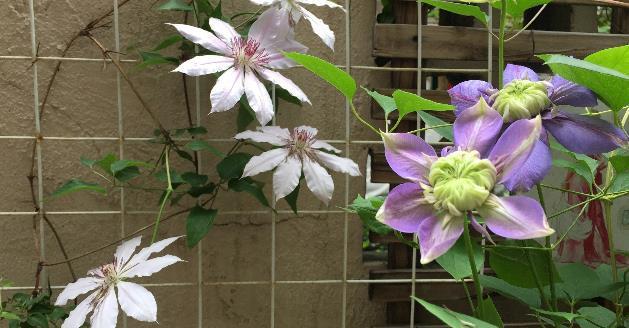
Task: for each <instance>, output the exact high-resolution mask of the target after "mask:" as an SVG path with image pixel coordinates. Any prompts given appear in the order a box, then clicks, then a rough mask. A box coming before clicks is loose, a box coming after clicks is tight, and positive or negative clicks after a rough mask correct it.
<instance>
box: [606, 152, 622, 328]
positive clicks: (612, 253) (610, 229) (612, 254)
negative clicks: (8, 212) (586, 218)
mask: <svg viewBox="0 0 629 328" xmlns="http://www.w3.org/2000/svg"><path fill="white" fill-rule="evenodd" d="M613 170H614V169H613V167H612V166H611V164H607V172H606V173H605V186H606V187H605V192H607V189H609V185H610V184H611V182H612V179H613V174H614V172H613ZM603 211H604V215H605V226H607V236H608V237H607V240H608V242H609V264H610V266H611V269H612V281H613V282H614V283H618V268H617V264H616V248H615V243H614V225H613V218H612V202H611V201H609V200H604V201H603ZM614 304H615V305H616V324H617V325H618V326H621V325H622V322H623V306H622V304H620V294H619V293H618V292H616V293H615V295H614Z"/></svg>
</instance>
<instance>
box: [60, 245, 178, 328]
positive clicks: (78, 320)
mask: <svg viewBox="0 0 629 328" xmlns="http://www.w3.org/2000/svg"><path fill="white" fill-rule="evenodd" d="M141 238H142V237H141V236H140V237H136V238H133V239H131V240H128V241H126V242H124V243H122V244H121V245H120V246H118V249H116V254H115V255H114V260H113V261H112V262H111V263H107V264H104V265H102V266H100V267H99V268H96V269H92V270H90V271H89V272H88V273H87V274H88V277H86V278H81V279H79V280H77V281H76V282H73V283H70V284H68V286H66V288H65V289H64V290H63V291H62V292H61V294H59V297H57V301H56V302H55V305H57V306H63V305H65V304H66V303H68V301H69V300H72V299H75V298H77V297H78V296H79V295H82V294H85V293H88V292H91V291H94V292H93V293H92V294H90V295H89V296H87V297H86V298H85V299H84V300H83V301H82V302H81V303H79V305H78V306H77V307H76V308H75V309H74V310H72V312H70V316H68V318H67V319H66V320H65V321H64V322H63V325H62V326H61V328H79V327H81V326H83V323H84V322H85V320H86V318H87V315H88V314H89V313H90V312H92V311H93V313H92V317H91V320H90V325H91V327H92V328H114V327H116V322H117V321H118V303H120V307H121V308H122V311H124V312H125V313H126V314H127V315H128V316H130V317H132V318H135V319H137V320H140V321H146V322H155V321H157V304H156V302H155V297H153V294H151V292H149V291H148V290H146V288H144V287H142V286H140V285H138V284H134V283H131V282H128V281H127V280H128V279H130V278H135V277H147V276H150V275H152V274H153V273H156V272H158V271H160V270H162V269H163V268H165V267H167V266H169V265H172V264H175V263H177V262H180V261H182V260H181V259H180V258H178V257H177V256H173V255H164V256H160V257H156V258H152V259H149V257H150V256H151V255H152V254H154V253H157V252H161V251H162V250H163V249H164V248H166V246H168V245H170V244H172V243H173V242H174V241H175V240H177V239H179V238H180V237H173V238H168V239H164V240H162V241H159V242H156V243H154V244H152V245H151V246H148V247H146V248H143V249H142V250H140V251H139V252H138V253H137V254H135V255H133V252H134V251H135V249H136V247H138V246H139V245H140V241H141ZM115 289H118V295H117V297H116V291H115Z"/></svg>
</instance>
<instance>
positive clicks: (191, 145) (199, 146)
mask: <svg viewBox="0 0 629 328" xmlns="http://www.w3.org/2000/svg"><path fill="white" fill-rule="evenodd" d="M186 148H188V149H190V150H192V151H203V150H207V151H209V152H210V153H212V154H214V155H216V156H218V157H225V154H224V153H223V152H222V151H220V150H218V149H216V147H214V146H212V145H210V144H209V143H208V142H207V141H203V140H198V139H197V140H192V141H190V142H188V143H187V144H186Z"/></svg>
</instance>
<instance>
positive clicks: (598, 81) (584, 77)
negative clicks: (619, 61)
mask: <svg viewBox="0 0 629 328" xmlns="http://www.w3.org/2000/svg"><path fill="white" fill-rule="evenodd" d="M538 57H539V58H541V59H543V60H544V62H545V64H546V65H548V66H550V68H551V69H552V71H553V72H554V73H555V74H559V75H561V76H562V77H563V78H565V79H567V80H570V81H572V82H574V83H577V84H580V85H582V86H584V87H586V88H588V89H590V90H592V91H594V92H596V94H597V95H598V96H599V98H601V100H603V102H605V104H607V105H608V106H609V107H610V108H611V109H612V110H614V111H619V110H621V109H622V108H623V107H624V106H627V104H629V92H626V91H627V90H628V89H629V75H627V74H623V73H622V72H619V71H616V70H613V69H611V68H608V67H606V66H601V65H597V64H595V63H591V62H588V61H585V60H579V59H576V58H572V57H567V56H564V55H539V56H538ZM610 65H612V64H611V63H608V66H610Z"/></svg>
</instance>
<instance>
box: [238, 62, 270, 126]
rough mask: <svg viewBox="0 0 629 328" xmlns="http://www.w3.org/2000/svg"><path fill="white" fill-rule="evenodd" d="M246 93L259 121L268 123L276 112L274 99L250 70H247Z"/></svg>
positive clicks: (264, 123) (263, 123) (262, 123)
mask: <svg viewBox="0 0 629 328" xmlns="http://www.w3.org/2000/svg"><path fill="white" fill-rule="evenodd" d="M245 94H246V95H247V101H248V102H249V106H251V109H253V111H254V112H255V114H256V118H257V119H258V122H260V124H261V125H266V124H267V123H268V122H269V121H270V120H271V119H272V118H273V114H275V112H274V111H273V101H272V100H271V96H269V92H268V91H266V87H265V86H264V84H262V82H260V80H258V78H257V77H256V75H255V74H254V73H253V72H252V71H250V70H247V71H246V72H245Z"/></svg>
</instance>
